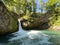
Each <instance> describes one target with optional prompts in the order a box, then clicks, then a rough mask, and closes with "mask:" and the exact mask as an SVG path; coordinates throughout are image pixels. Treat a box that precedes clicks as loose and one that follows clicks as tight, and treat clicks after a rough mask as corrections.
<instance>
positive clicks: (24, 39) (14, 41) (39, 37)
mask: <svg viewBox="0 0 60 45" xmlns="http://www.w3.org/2000/svg"><path fill="white" fill-rule="evenodd" d="M0 45H60V33H59V32H58V31H49V30H44V31H37V30H31V31H25V30H23V29H22V28H21V24H20V22H19V31H18V32H15V33H12V34H10V35H8V36H2V37H0Z"/></svg>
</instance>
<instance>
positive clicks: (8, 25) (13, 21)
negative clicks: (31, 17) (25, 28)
mask: <svg viewBox="0 0 60 45" xmlns="http://www.w3.org/2000/svg"><path fill="white" fill-rule="evenodd" d="M16 15H17V14H15V13H12V12H10V11H8V10H7V8H6V7H5V5H4V4H3V3H2V2H0V35H5V34H9V33H12V32H16V31H18V20H17V16H16Z"/></svg>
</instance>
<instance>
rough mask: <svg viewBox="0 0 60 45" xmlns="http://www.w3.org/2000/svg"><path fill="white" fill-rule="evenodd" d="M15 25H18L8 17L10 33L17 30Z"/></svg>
mask: <svg viewBox="0 0 60 45" xmlns="http://www.w3.org/2000/svg"><path fill="white" fill-rule="evenodd" d="M17 24H18V21H17V20H14V18H13V17H12V16H11V15H10V26H9V28H10V30H11V32H14V31H16V30H17V28H18V25H17Z"/></svg>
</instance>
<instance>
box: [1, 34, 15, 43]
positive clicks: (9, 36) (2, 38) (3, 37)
mask: <svg viewBox="0 0 60 45" xmlns="http://www.w3.org/2000/svg"><path fill="white" fill-rule="evenodd" d="M12 37H16V36H15V35H14V34H9V35H5V36H0V43H8V42H9V39H11V38H12Z"/></svg>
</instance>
